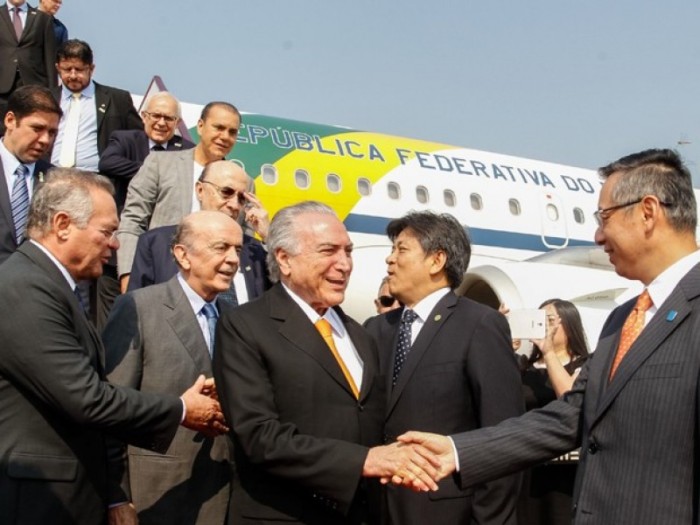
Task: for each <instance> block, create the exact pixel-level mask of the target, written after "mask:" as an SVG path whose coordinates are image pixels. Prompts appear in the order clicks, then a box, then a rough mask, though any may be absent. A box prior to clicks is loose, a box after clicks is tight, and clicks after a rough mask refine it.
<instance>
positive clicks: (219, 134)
mask: <svg viewBox="0 0 700 525" xmlns="http://www.w3.org/2000/svg"><path fill="white" fill-rule="evenodd" d="M240 125H241V114H240V112H239V111H238V109H237V108H236V107H235V106H234V105H232V104H229V103H228V102H218V101H217V102H210V103H209V104H207V105H206V106H204V109H203V110H202V114H201V116H200V118H199V121H198V122H197V133H198V135H199V143H198V144H197V145H196V146H195V147H194V148H192V149H191V150H187V151H176V152H167V151H166V152H153V153H152V154H151V155H149V156H148V157H147V158H146V160H145V161H144V163H143V166H141V169H140V170H139V171H138V173H137V174H136V175H135V176H134V178H133V179H131V182H130V183H129V189H128V191H127V195H126V202H125V204H124V209H123V210H122V215H121V225H120V238H119V240H120V242H121V247H120V249H119V251H118V252H117V261H118V265H119V277H120V281H121V289H122V291H124V290H126V288H127V286H128V282H129V274H130V273H131V266H132V264H133V261H134V254H135V253H136V244H137V242H138V238H139V235H141V234H142V233H144V232H146V231H148V230H150V229H153V228H157V227H159V226H169V225H172V224H177V223H178V222H179V221H180V220H181V219H182V218H183V217H184V216H185V215H187V214H189V213H191V212H193V211H197V210H199V209H200V206H199V201H198V200H197V194H196V192H195V185H196V183H197V180H198V179H199V176H200V175H201V173H202V170H203V169H204V167H205V166H206V165H207V164H209V163H211V162H214V161H217V160H222V159H224V158H225V157H226V155H228V154H229V153H230V152H231V150H232V149H233V146H234V145H235V144H236V139H237V138H238V128H239V127H240Z"/></svg>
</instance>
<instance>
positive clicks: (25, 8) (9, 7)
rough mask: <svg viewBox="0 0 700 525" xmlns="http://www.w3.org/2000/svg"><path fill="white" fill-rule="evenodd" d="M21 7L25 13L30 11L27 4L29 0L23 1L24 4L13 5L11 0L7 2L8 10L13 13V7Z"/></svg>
mask: <svg viewBox="0 0 700 525" xmlns="http://www.w3.org/2000/svg"><path fill="white" fill-rule="evenodd" d="M15 8H17V9H19V10H20V11H24V12H25V13H28V12H29V6H28V5H27V2H24V3H22V5H17V6H15V5H12V4H11V3H10V2H7V10H8V11H9V12H10V13H12V10H13V9H15Z"/></svg>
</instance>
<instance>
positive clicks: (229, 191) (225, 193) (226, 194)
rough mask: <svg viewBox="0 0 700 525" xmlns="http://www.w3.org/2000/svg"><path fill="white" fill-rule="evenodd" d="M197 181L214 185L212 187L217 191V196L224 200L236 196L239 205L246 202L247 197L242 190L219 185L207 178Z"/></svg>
mask: <svg viewBox="0 0 700 525" xmlns="http://www.w3.org/2000/svg"><path fill="white" fill-rule="evenodd" d="M199 182H201V183H202V184H211V185H212V186H214V189H216V193H218V194H219V197H221V198H222V199H224V200H225V201H227V200H230V199H233V198H234V197H236V199H237V200H238V204H240V205H241V206H243V205H244V204H245V203H246V200H247V199H246V196H245V195H244V193H243V192H242V191H236V190H234V189H233V188H231V187H229V186H219V185H218V184H214V183H213V182H210V181H208V180H200V181H199Z"/></svg>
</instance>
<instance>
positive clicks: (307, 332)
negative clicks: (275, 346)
mask: <svg viewBox="0 0 700 525" xmlns="http://www.w3.org/2000/svg"><path fill="white" fill-rule="evenodd" d="M270 298H271V301H270V317H272V318H273V319H277V320H279V321H282V324H281V326H280V328H279V333H280V335H281V336H282V337H284V338H285V339H287V341H289V342H290V343H292V345H294V346H295V347H297V348H298V349H299V350H300V351H302V352H304V353H305V354H307V355H309V356H310V357H311V358H312V359H314V360H315V361H316V362H317V363H318V364H319V365H320V366H321V368H322V369H323V370H324V371H325V372H326V373H327V374H328V375H330V376H331V377H332V378H333V380H334V381H335V382H336V383H338V385H340V386H341V387H342V388H343V389H344V390H346V391H347V392H348V394H349V395H351V396H352V397H353V398H354V397H355V396H354V394H353V393H352V390H350V385H348V382H347V381H346V380H345V376H343V372H342V370H341V369H340V366H338V362H337V361H336V360H335V357H333V354H332V353H331V351H330V349H329V348H328V345H326V342H325V341H324V340H323V337H321V334H319V333H318V331H317V330H316V327H314V325H313V324H312V323H311V321H310V320H309V318H308V317H307V316H306V314H305V313H304V312H303V311H302V309H301V308H299V305H298V304H296V303H295V302H294V300H293V299H292V298H291V297H289V295H288V294H287V292H286V291H285V290H284V288H282V285H281V284H278V285H277V286H275V287H274V288H272V289H271V290H270Z"/></svg>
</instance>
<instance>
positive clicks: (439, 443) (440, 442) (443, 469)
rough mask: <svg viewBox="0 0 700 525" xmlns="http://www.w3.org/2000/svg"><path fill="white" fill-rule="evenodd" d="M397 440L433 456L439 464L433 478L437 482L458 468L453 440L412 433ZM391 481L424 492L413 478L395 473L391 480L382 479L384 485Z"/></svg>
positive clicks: (433, 435) (424, 433) (439, 436)
mask: <svg viewBox="0 0 700 525" xmlns="http://www.w3.org/2000/svg"><path fill="white" fill-rule="evenodd" d="M397 440H398V441H399V443H402V444H404V445H412V446H420V447H421V448H422V450H427V451H428V452H429V453H431V454H432V456H433V457H434V458H435V459H436V460H437V463H438V471H437V474H436V475H435V476H433V479H434V480H435V481H440V480H441V479H443V478H446V477H447V476H449V475H450V474H452V473H453V472H454V471H455V470H456V468H457V467H456V461H455V456H454V449H453V445H452V440H450V438H448V437H447V436H441V435H440V434H431V433H429V432H416V431H411V432H406V433H405V434H402V435H400V436H399V437H398V438H397ZM389 481H391V482H392V483H394V484H396V485H403V486H405V487H409V488H412V489H414V490H423V489H422V488H421V486H420V484H416V480H414V479H411V476H404V475H402V474H401V472H395V473H394V474H393V475H392V476H391V478H390V479H389V478H382V483H388V482H389Z"/></svg>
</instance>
